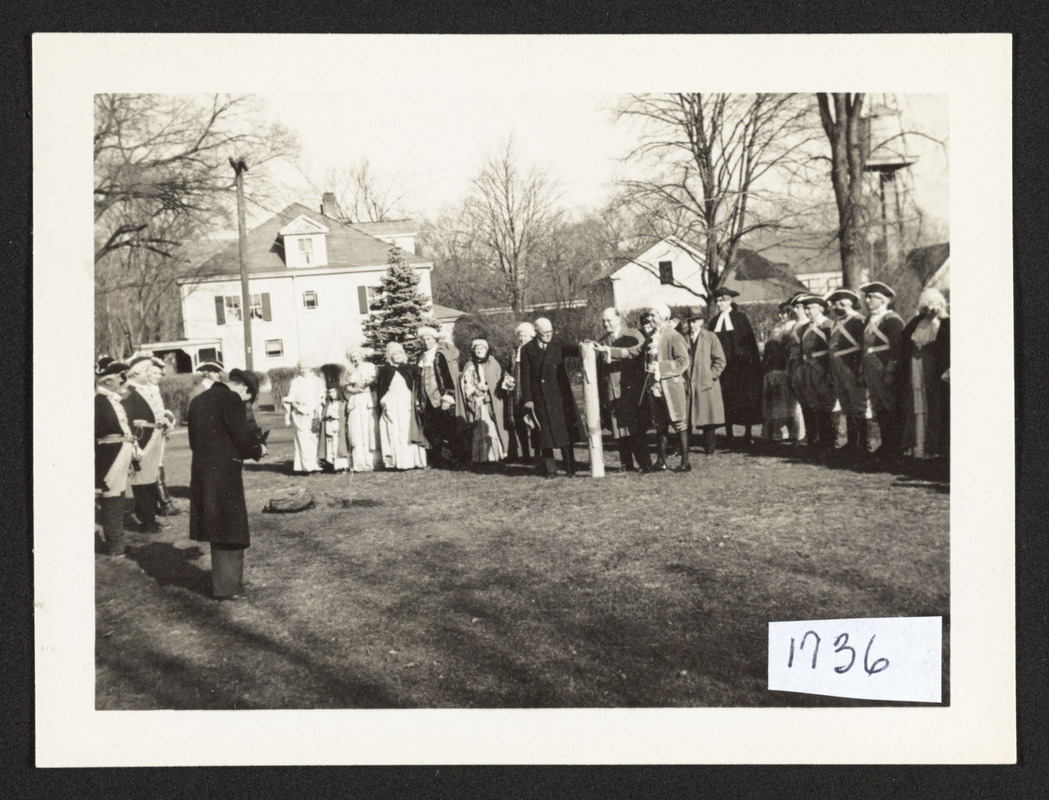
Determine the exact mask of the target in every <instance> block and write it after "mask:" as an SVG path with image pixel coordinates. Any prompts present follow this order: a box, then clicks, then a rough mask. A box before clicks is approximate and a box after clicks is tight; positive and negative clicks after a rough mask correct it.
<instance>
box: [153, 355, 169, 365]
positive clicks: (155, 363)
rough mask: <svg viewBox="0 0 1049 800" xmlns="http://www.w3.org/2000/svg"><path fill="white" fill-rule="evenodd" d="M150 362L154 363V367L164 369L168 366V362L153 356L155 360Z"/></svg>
mask: <svg viewBox="0 0 1049 800" xmlns="http://www.w3.org/2000/svg"><path fill="white" fill-rule="evenodd" d="M150 360H151V361H152V362H153V366H154V367H161V368H164V367H166V366H167V362H166V361H165V360H164V359H162V358H157V357H156V356H153V358H152V359H150Z"/></svg>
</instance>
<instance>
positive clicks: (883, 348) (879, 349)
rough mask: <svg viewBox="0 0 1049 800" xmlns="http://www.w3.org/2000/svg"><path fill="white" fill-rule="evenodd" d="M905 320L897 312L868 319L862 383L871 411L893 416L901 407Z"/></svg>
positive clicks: (864, 341) (865, 331)
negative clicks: (865, 389) (868, 398)
mask: <svg viewBox="0 0 1049 800" xmlns="http://www.w3.org/2000/svg"><path fill="white" fill-rule="evenodd" d="M902 355H903V319H902V318H901V317H900V315H899V314H897V313H896V312H895V311H886V312H885V313H884V314H882V315H881V316H880V317H877V318H875V317H874V316H873V315H872V316H870V317H868V318H867V326H866V327H865V328H864V330H863V382H864V383H865V384H866V386H867V394H868V396H869V397H870V401H871V408H872V409H873V410H874V412H875V414H877V413H878V412H879V411H881V412H888V413H890V414H892V413H894V412H896V411H898V410H899V408H900V402H901V398H900V394H901V391H900V389H901V386H900V384H901V382H902V383H905V381H902V378H903V375H902V374H901V356H902Z"/></svg>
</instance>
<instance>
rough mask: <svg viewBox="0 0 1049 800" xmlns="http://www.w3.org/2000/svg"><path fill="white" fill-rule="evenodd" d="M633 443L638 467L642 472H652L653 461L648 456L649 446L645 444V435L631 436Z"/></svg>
mask: <svg viewBox="0 0 1049 800" xmlns="http://www.w3.org/2000/svg"><path fill="white" fill-rule="evenodd" d="M630 439H631V441H632V442H633V445H634V460H635V461H636V462H637V467H638V469H640V470H641V471H642V472H651V471H652V459H651V458H650V457H649V455H648V444H647V443H646V442H645V437H644V435H643V434H638V435H637V436H631V437H630Z"/></svg>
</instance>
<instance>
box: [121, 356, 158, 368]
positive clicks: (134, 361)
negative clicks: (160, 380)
mask: <svg viewBox="0 0 1049 800" xmlns="http://www.w3.org/2000/svg"><path fill="white" fill-rule="evenodd" d="M152 360H153V356H151V355H150V354H149V353H139V354H138V355H134V356H132V357H131V360H130V361H129V362H128V364H127V366H128V369H131V368H132V367H137V366H138V365H139V364H141V363H142V362H143V361H152Z"/></svg>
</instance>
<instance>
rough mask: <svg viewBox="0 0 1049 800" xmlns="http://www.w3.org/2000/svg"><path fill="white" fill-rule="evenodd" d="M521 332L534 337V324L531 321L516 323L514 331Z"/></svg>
mask: <svg viewBox="0 0 1049 800" xmlns="http://www.w3.org/2000/svg"><path fill="white" fill-rule="evenodd" d="M521 332H524V333H527V334H528V335H529V336H531V337H532V338H533V339H534V338H535V325H533V324H532V323H531V322H522V323H521V324H520V325H518V326H517V327H516V328H514V333H521Z"/></svg>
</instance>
